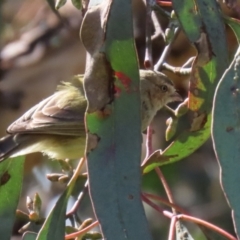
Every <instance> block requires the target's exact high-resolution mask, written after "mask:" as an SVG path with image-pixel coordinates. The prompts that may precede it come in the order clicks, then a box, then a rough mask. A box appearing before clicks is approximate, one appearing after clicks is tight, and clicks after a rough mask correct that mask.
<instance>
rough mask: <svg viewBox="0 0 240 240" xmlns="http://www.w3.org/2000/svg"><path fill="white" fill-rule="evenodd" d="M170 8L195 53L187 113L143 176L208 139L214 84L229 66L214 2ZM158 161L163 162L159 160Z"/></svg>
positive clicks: (187, 0) (199, 1)
mask: <svg viewBox="0 0 240 240" xmlns="http://www.w3.org/2000/svg"><path fill="white" fill-rule="evenodd" d="M172 2H173V7H174V10H175V12H176V15H177V17H178V19H179V21H180V24H181V26H182V28H183V31H184V32H185V34H186V36H187V37H188V39H189V40H190V41H191V42H192V43H194V44H195V46H196V48H197V50H198V56H197V57H196V59H195V61H194V63H193V66H192V69H193V70H192V73H191V76H190V88H189V104H188V113H187V114H185V115H183V116H181V117H180V118H179V120H178V126H177V130H176V134H175V139H174V141H173V142H172V143H170V145H169V146H168V147H167V148H166V149H165V150H164V151H163V152H162V154H159V152H156V154H153V155H152V156H151V160H150V163H151V164H148V165H146V166H145V167H144V173H147V172H149V171H151V170H153V169H154V168H155V167H156V166H160V165H163V164H168V163H173V162H175V161H179V160H181V159H183V158H185V157H187V156H189V155H190V154H191V153H193V152H194V151H195V150H196V149H198V148H199V147H200V146H202V144H203V143H204V142H205V141H206V140H207V139H208V138H209V137H210V127H211V118H212V117H211V110H212V102H213V96H214V92H215V88H216V85H217V83H218V81H219V79H220V78H221V76H222V74H223V72H224V71H225V69H226V68H227V66H228V52H227V47H223V46H227V42H226V36H225V29H224V24H223V19H222V15H221V14H220V12H219V9H218V5H217V3H216V1H215V0H196V1H195V0H184V1H178V0H173V1H172ZM161 159H162V160H163V161H161Z"/></svg>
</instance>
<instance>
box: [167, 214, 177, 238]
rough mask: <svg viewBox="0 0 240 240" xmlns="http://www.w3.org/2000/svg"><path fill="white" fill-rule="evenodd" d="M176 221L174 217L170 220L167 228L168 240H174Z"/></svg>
mask: <svg viewBox="0 0 240 240" xmlns="http://www.w3.org/2000/svg"><path fill="white" fill-rule="evenodd" d="M177 221H178V219H177V217H176V216H173V217H172V218H171V224H170V228H169V234H168V240H175V226H176V223H177Z"/></svg>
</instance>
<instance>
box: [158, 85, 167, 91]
mask: <svg viewBox="0 0 240 240" xmlns="http://www.w3.org/2000/svg"><path fill="white" fill-rule="evenodd" d="M160 89H161V90H162V92H167V90H168V87H167V86H166V85H161V86H160Z"/></svg>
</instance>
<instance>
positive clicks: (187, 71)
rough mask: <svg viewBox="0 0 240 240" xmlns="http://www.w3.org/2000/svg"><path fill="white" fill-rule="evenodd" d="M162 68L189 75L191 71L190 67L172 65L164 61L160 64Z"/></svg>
mask: <svg viewBox="0 0 240 240" xmlns="http://www.w3.org/2000/svg"><path fill="white" fill-rule="evenodd" d="M162 69H164V70H168V71H169V72H173V73H175V74H179V75H190V74H191V72H192V68H183V67H174V66H171V65H170V64H168V63H166V62H164V63H163V64H162Z"/></svg>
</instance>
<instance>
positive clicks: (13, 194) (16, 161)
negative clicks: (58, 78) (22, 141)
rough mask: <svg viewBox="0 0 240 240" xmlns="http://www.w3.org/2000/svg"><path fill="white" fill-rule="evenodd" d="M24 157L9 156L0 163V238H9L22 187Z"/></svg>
mask: <svg viewBox="0 0 240 240" xmlns="http://www.w3.org/2000/svg"><path fill="white" fill-rule="evenodd" d="M23 170H24V157H16V158H10V159H7V160H5V161H4V162H1V164H0V219H1V223H0V236H1V237H0V238H1V239H2V240H9V239H10V238H11V235H12V229H13V225H14V222H15V216H16V209H17V205H18V201H19V197H20V194H21V189H22V180H23Z"/></svg>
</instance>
